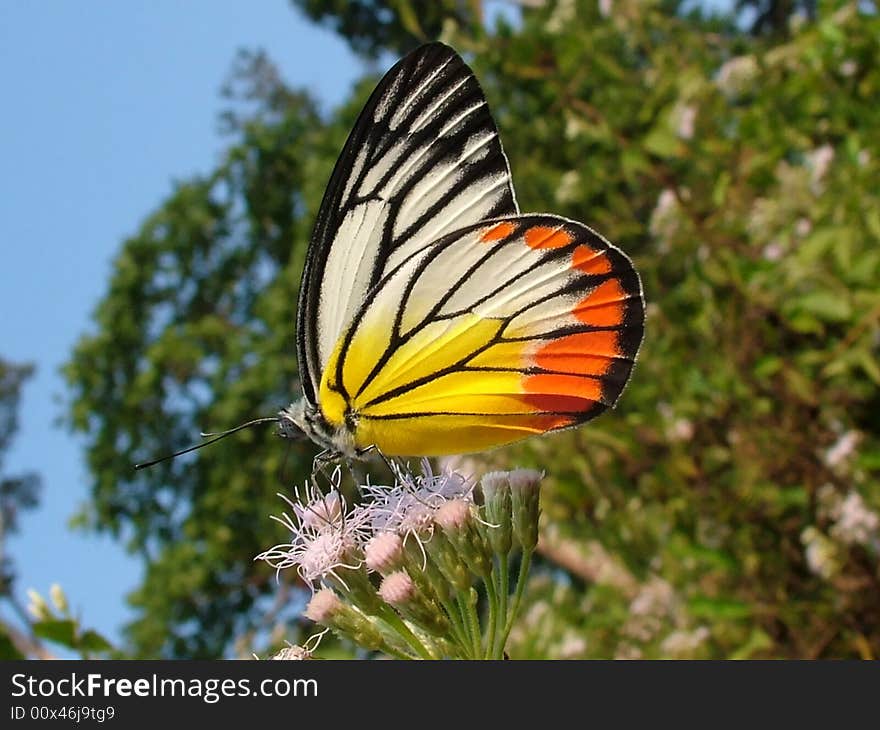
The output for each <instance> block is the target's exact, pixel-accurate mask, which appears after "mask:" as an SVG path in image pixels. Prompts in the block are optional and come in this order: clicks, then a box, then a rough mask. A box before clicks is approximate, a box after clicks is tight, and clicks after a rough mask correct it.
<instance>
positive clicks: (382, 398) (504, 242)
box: [320, 215, 644, 456]
mask: <svg viewBox="0 0 880 730" xmlns="http://www.w3.org/2000/svg"><path fill="white" fill-rule="evenodd" d="M643 332H644V301H643V297H642V288H641V283H640V281H639V277H638V274H637V273H636V271H635V269H634V268H633V265H632V263H631V262H630V260H629V259H628V258H627V257H626V255H625V254H623V253H622V252H621V251H620V250H618V249H617V248H615V247H614V246H613V245H611V244H610V243H608V242H607V241H605V240H604V239H603V238H602V237H601V236H599V235H598V234H597V233H595V232H594V231H592V230H590V229H589V228H587V227H586V226H584V225H582V224H581V223H577V222H574V221H570V220H567V219H564V218H560V217H558V216H552V215H523V216H507V217H504V218H501V219H496V220H494V221H483V222H480V223H476V224H472V225H468V226H465V227H464V228H462V229H460V230H457V231H454V232H452V233H450V234H448V235H446V236H444V237H443V238H442V239H440V240H439V241H437V242H436V243H434V244H433V245H432V246H429V247H427V248H423V249H422V250H420V251H417V252H416V253H414V254H412V255H411V256H410V257H409V258H408V259H406V260H405V261H404V262H402V263H400V264H399V265H398V266H397V267H396V268H395V269H394V270H392V271H391V272H389V273H388V274H387V275H386V276H385V277H384V278H383V279H382V280H381V281H380V282H379V283H378V284H377V286H376V287H374V288H373V289H372V290H371V291H370V293H369V296H368V301H367V302H366V303H365V304H364V305H363V306H361V308H360V309H359V310H358V311H357V312H356V313H355V316H354V317H353V319H352V322H351V325H350V327H349V328H348V329H347V331H346V332H345V333H344V334H343V336H341V337H340V338H339V339H338V341H337V343H336V344H335V348H334V351H333V354H332V355H331V357H330V360H329V362H328V366H327V368H326V370H325V373H324V377H323V379H322V381H321V385H320V403H321V410H322V412H323V415H324V418H325V419H326V420H327V422H328V423H329V424H330V425H331V426H333V427H334V428H339V427H345V428H347V429H348V430H349V431H351V432H352V433H353V434H354V440H355V445H356V446H357V447H359V448H365V447H368V446H371V445H376V446H378V447H379V448H380V449H381V450H382V451H383V452H384V453H386V454H389V455H413V454H418V455H426V456H431V455H442V454H456V453H467V452H472V451H479V450H483V449H486V448H491V447H494V446H499V445H501V444H505V443H509V442H512V441H516V440H518V439H520V438H524V437H526V436H529V435H531V434H536V433H544V432H547V431H554V430H557V429H562V428H568V427H570V426H575V425H577V424H580V423H583V422H584V421H587V420H589V419H591V418H594V417H595V416H597V415H599V414H600V413H602V412H603V411H604V410H605V409H606V408H608V407H610V406H612V405H614V403H615V402H616V401H617V399H618V397H619V396H620V394H621V392H622V390H623V388H624V386H625V385H626V382H627V380H628V378H629V375H630V371H631V370H632V366H633V362H634V361H635V358H636V354H637V352H638V349H639V346H640V345H641V341H642V336H643Z"/></svg>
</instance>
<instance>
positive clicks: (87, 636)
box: [77, 629, 113, 652]
mask: <svg viewBox="0 0 880 730" xmlns="http://www.w3.org/2000/svg"><path fill="white" fill-rule="evenodd" d="M77 648H79V650H80V651H86V652H101V651H111V650H112V649H113V645H112V644H111V643H110V642H109V641H107V639H105V638H104V637H103V636H101V634H99V633H98V632H97V631H94V630H92V629H88V630H87V631H84V632H83V633H82V635H81V636H80V637H79V641H78V642H77Z"/></svg>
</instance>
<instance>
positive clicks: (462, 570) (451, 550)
mask: <svg viewBox="0 0 880 730" xmlns="http://www.w3.org/2000/svg"><path fill="white" fill-rule="evenodd" d="M425 549H426V550H427V551H428V556H429V557H430V558H431V559H432V560H433V561H434V562H435V563H436V564H437V567H438V568H439V569H440V572H441V573H442V574H443V577H444V578H445V579H446V580H447V581H449V583H450V584H451V585H452V589H453V591H455V592H460V591H466V590H467V589H468V588H470V587H471V583H472V582H473V575H472V574H471V572H470V570H468V568H467V565H466V564H465V562H464V560H462V558H461V556H460V555H459V554H458V551H457V550H456V549H455V547H454V546H453V544H452V543H451V542H450V541H449V538H447V537H446V535H445V534H444V532H443V531H442V530H434V534H433V535H432V536H431V539H430V540H428V542H426V543H425Z"/></svg>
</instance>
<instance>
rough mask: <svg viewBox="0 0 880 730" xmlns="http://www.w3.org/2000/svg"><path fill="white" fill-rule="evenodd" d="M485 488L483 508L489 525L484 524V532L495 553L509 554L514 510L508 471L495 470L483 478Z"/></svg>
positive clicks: (482, 482)
mask: <svg viewBox="0 0 880 730" xmlns="http://www.w3.org/2000/svg"><path fill="white" fill-rule="evenodd" d="M481 486H482V489H483V510H484V513H485V515H486V522H488V523H489V524H488V525H483V526H482V527H483V530H482V532H483V534H484V535H485V536H486V539H487V540H488V542H489V545H490V546H491V548H492V551H493V552H494V553H497V554H498V555H507V554H508V553H509V552H510V548H511V547H512V542H513V541H512V538H511V522H512V520H513V512H512V508H511V504H510V482H509V481H508V474H507V472H503V471H493V472H489V473H488V474H486V475H485V476H484V477H483V478H482V480H481Z"/></svg>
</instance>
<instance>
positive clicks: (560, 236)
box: [524, 226, 574, 248]
mask: <svg viewBox="0 0 880 730" xmlns="http://www.w3.org/2000/svg"><path fill="white" fill-rule="evenodd" d="M524 238H525V241H526V245H527V246H528V247H529V248H562V247H563V246H567V245H568V244H570V243H571V242H572V241H573V240H574V238H572V236H571V234H570V233H569V232H568V231H566V230H565V229H563V228H548V227H547V226H532V227H531V228H529V229H528V230H527V231H526V232H525V236H524Z"/></svg>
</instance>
